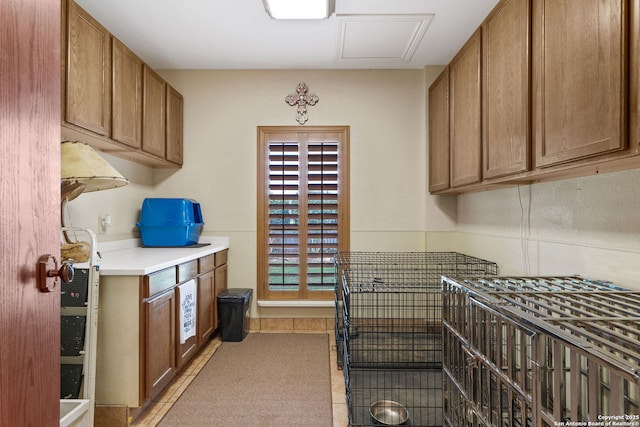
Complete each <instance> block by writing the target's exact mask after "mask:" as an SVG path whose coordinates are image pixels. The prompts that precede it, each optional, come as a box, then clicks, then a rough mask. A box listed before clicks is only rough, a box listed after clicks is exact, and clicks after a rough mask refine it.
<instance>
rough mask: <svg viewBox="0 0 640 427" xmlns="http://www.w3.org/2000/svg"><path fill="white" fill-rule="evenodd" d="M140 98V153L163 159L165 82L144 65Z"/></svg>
mask: <svg viewBox="0 0 640 427" xmlns="http://www.w3.org/2000/svg"><path fill="white" fill-rule="evenodd" d="M142 79H143V80H142V81H143V86H142V87H143V96H142V105H143V107H142V151H144V152H146V153H149V154H153V155H156V156H158V157H161V158H163V159H164V156H165V137H166V135H165V123H166V108H167V107H166V97H165V82H164V80H163V79H162V77H160V76H159V75H158V74H157V73H156V72H154V71H153V70H152V69H151V68H149V67H148V66H147V65H144V68H143V74H142Z"/></svg>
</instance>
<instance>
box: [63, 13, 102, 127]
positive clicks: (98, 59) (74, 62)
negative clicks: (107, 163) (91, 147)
mask: <svg viewBox="0 0 640 427" xmlns="http://www.w3.org/2000/svg"><path fill="white" fill-rule="evenodd" d="M66 73H67V75H66V96H65V98H66V103H65V115H64V118H65V121H66V122H67V123H72V124H74V125H76V126H80V127H82V128H85V129H88V130H90V131H92V132H95V133H97V134H99V135H105V136H108V135H109V130H110V122H111V117H110V116H111V35H110V34H109V32H108V31H107V30H106V28H104V27H103V26H102V25H100V23H99V22H98V21H96V20H95V19H93V18H92V17H91V15H89V14H88V13H87V12H86V11H84V9H82V8H81V7H79V6H78V5H77V4H75V3H74V2H73V1H70V2H69V8H68V16H67V66H66Z"/></svg>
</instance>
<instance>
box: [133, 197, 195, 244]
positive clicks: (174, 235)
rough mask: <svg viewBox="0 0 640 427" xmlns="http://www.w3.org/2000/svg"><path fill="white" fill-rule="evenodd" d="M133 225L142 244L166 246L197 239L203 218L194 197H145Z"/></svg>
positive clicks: (192, 242) (191, 242)
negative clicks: (137, 229)
mask: <svg viewBox="0 0 640 427" xmlns="http://www.w3.org/2000/svg"><path fill="white" fill-rule="evenodd" d="M136 225H137V226H138V228H139V229H140V237H141V239H142V244H143V245H144V246H163V247H167V246H189V245H194V244H196V243H198V239H199V238H200V233H201V232H202V228H203V226H204V222H203V220H202V211H201V210H200V203H198V202H196V201H195V200H191V199H166V198H147V199H144V201H143V202H142V210H141V212H140V222H138V223H137V224H136Z"/></svg>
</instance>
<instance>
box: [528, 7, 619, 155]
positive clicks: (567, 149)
mask: <svg viewBox="0 0 640 427" xmlns="http://www.w3.org/2000/svg"><path fill="white" fill-rule="evenodd" d="M626 4H627V2H626V1H625V0H604V1H603V0H579V1H578V0H562V1H543V0H534V1H533V28H532V35H533V37H532V42H533V43H532V47H533V57H532V64H533V67H532V77H533V103H532V113H533V141H534V146H535V165H536V166H537V167H546V166H552V165H556V164H559V163H563V162H569V161H572V160H576V159H581V158H586V157H593V156H596V155H600V154H603V153H608V152H612V151H617V150H623V149H624V148H625V147H626V129H625V127H626V123H627V121H626V116H625V114H626V107H625V102H626V99H627V96H626V89H627V88H626V85H625V82H626V69H627V65H626V64H627V62H626V55H627V53H626V49H627V43H626V40H627V37H626V31H627V26H626V22H627V20H626V15H625V12H626Z"/></svg>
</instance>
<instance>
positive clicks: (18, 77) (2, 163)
mask: <svg viewBox="0 0 640 427" xmlns="http://www.w3.org/2000/svg"><path fill="white" fill-rule="evenodd" d="M0 52H2V60H1V61H0V63H1V64H2V72H0V94H1V95H0V123H2V125H0V147H2V154H1V155H0V192H1V193H0V198H1V199H2V203H0V233H1V236H0V238H1V239H2V244H1V245H0V260H2V268H0V337H2V345H0V370H1V372H2V373H1V375H0V425H2V426H57V425H59V421H58V419H59V414H60V404H59V399H60V289H59V287H58V288H56V289H55V290H54V291H53V292H49V293H43V292H40V291H39V290H38V288H37V285H36V279H35V269H36V264H37V262H38V258H39V256H40V255H44V254H51V255H54V256H55V257H56V258H57V259H59V258H60V236H59V230H60V213H59V211H60V1H59V0H9V1H6V0H5V1H4V2H3V3H2V7H1V8H0Z"/></svg>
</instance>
